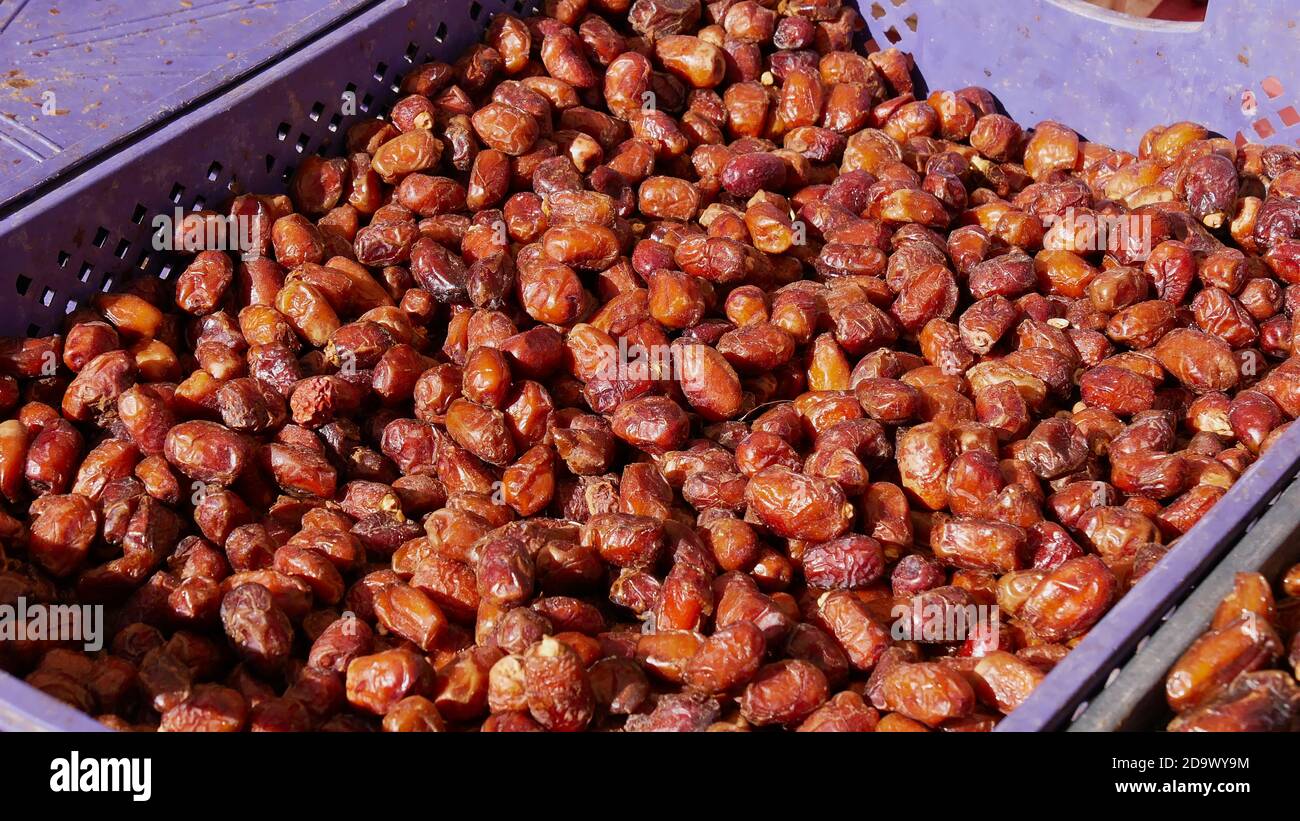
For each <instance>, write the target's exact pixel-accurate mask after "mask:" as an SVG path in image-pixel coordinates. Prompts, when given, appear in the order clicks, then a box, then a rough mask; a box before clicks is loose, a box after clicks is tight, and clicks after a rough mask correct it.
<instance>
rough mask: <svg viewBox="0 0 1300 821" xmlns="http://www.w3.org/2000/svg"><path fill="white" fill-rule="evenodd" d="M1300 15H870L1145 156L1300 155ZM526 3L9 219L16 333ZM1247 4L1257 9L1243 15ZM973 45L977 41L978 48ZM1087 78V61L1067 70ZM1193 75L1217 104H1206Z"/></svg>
mask: <svg viewBox="0 0 1300 821" xmlns="http://www.w3.org/2000/svg"><path fill="white" fill-rule="evenodd" d="M1289 5H1291V4H1288V3H1286V2H1283V0H1271V2H1264V0H1234V2H1231V3H1229V2H1228V0H1212V2H1211V5H1210V16H1209V18H1208V19H1207V21H1206V22H1205V23H1204V24H1158V23H1152V22H1146V21H1135V20H1132V19H1130V18H1126V17H1123V16H1118V15H1113V14H1109V13H1106V12H1099V11H1097V10H1095V9H1093V8H1092V7H1089V6H1086V5H1085V4H1083V3H1080V2H1075V0H1000V2H998V3H981V4H978V5H976V4H971V3H968V2H956V1H955V0H950V1H949V2H943V1H942V0H926V1H923V0H885V2H883V3H871V4H865V3H864V4H862V6H861V8H862V11H863V14H864V17H866V19H867V22H868V26H869V27H870V29H871V31H870V33H871V34H872V35H874V37H875V39H876V40H877V42H879V43H880V44H881V45H888V44H889V43H890V42H891V41H893V42H897V43H898V45H899V46H900V47H902V48H905V49H907V50H911V51H914V52H915V55H916V59H917V64H918V68H919V70H920V72H921V74H922V76H923V77H924V79H925V80H926V82H928V84H929V86H930V87H932V88H960V87H962V86H965V85H984V86H986V87H989V88H990V89H992V90H993V91H994V92H995V93H996V94H997V95H998V96H999V98H1000V100H1001V102H1002V103H1003V104H1004V105H1005V106H1006V108H1007V109H1008V111H1009V112H1010V113H1011V114H1012V115H1014V116H1015V117H1017V118H1018V119H1020V120H1021V121H1023V122H1026V123H1033V122H1036V121H1037V120H1039V119H1045V118H1051V119H1059V120H1061V121H1062V122H1065V123H1071V122H1074V123H1084V124H1086V125H1087V127H1088V128H1089V131H1088V132H1087V133H1086V135H1085V136H1088V137H1091V138H1093V139H1096V140H1100V141H1103V142H1108V143H1111V144H1113V145H1116V146H1117V147H1127V148H1130V149H1132V148H1134V147H1135V145H1136V142H1137V139H1138V137H1139V136H1140V134H1141V133H1142V131H1143V130H1144V129H1145V128H1147V127H1148V126H1150V125H1154V124H1157V123H1161V122H1172V121H1176V120H1180V119H1194V120H1200V121H1202V122H1205V123H1206V124H1207V125H1208V126H1210V127H1212V128H1215V129H1217V130H1219V131H1220V132H1222V133H1224V134H1226V135H1228V136H1236V135H1237V132H1239V131H1240V132H1241V133H1242V137H1243V139H1257V140H1260V141H1269V142H1281V141H1286V142H1292V141H1293V140H1294V139H1295V136H1296V134H1297V132H1296V130H1291V131H1287V130H1285V129H1283V128H1281V127H1280V126H1281V125H1282V124H1283V123H1285V122H1287V121H1288V120H1289V119H1290V117H1292V116H1293V115H1294V111H1293V110H1292V109H1289V108H1288V106H1289V105H1290V104H1289V103H1288V102H1287V101H1288V99H1290V98H1288V97H1287V94H1289V93H1290V92H1289V91H1288V89H1290V88H1291V86H1290V84H1289V81H1290V79H1291V77H1290V76H1288V75H1286V74H1283V73H1280V72H1283V71H1284V70H1287V69H1289V68H1290V67H1289V66H1288V65H1287V61H1286V59H1285V58H1286V57H1289V56H1290V54H1291V53H1294V46H1295V42H1296V37H1297V29H1296V24H1295V16H1296V12H1295V9H1294V8H1289V7H1288V6H1289ZM524 6H525V4H524V2H523V0H518V1H517V2H507V0H471V2H470V3H468V4H466V3H465V2H463V0H432V1H430V0H421V1H419V2H416V1H415V0H386V2H381V3H378V4H377V5H376V6H375V7H374V8H370V9H367V10H365V11H363V12H362V13H360V14H358V15H357V16H356V17H354V18H352V19H350V20H349V21H348V22H347V23H345V24H343V25H342V26H340V27H338V28H337V29H335V30H333V31H330V32H328V33H327V34H325V35H323V36H322V37H321V38H320V39H319V40H317V41H315V42H313V43H311V44H309V45H307V46H305V47H303V48H301V49H299V50H297V51H295V52H293V53H291V54H289V55H288V56H287V57H286V58H285V59H283V60H281V61H279V62H277V63H276V64H275V66H274V69H273V70H268V71H263V72H260V73H258V74H256V75H254V76H253V77H251V78H249V79H247V80H245V81H244V82H242V83H240V84H239V85H238V86H236V87H235V88H233V89H231V90H230V91H229V92H228V93H225V94H223V95H221V96H220V97H218V98H216V99H214V100H211V101H210V102H207V103H205V104H203V105H202V106H200V107H197V108H196V109H194V110H192V111H190V112H188V113H185V114H183V115H181V116H179V117H176V118H175V119H173V120H172V121H170V122H168V123H166V124H165V125H163V126H162V127H160V128H158V129H157V130H155V131H154V132H153V133H151V134H149V135H148V136H145V137H143V138H141V139H139V140H138V141H137V142H135V143H133V144H131V145H129V146H128V147H127V148H124V149H122V150H121V151H120V152H119V153H117V154H116V155H114V156H112V157H110V158H108V159H105V160H103V161H101V162H99V163H98V164H96V165H94V166H93V167H91V168H90V169H89V170H87V171H86V172H85V173H82V174H81V175H80V176H77V177H74V178H72V179H70V180H69V181H67V182H65V183H63V184H62V185H60V186H59V187H57V188H55V189H54V190H52V191H51V192H50V193H48V194H47V195H45V196H43V197H41V198H40V199H38V200H36V201H34V202H31V203H29V204H26V205H24V206H22V207H21V208H20V209H19V210H17V211H15V212H13V213H10V214H7V215H5V216H4V217H3V219H0V259H2V260H4V262H3V263H0V293H4V294H5V297H6V299H7V300H8V301H7V310H5V311H4V312H3V313H0V333H9V334H13V333H23V332H28V333H31V334H38V333H48V332H50V331H51V330H54V329H57V328H58V327H59V326H60V325H61V322H62V319H63V317H64V316H65V315H66V313H68V312H69V311H71V310H72V309H73V308H74V307H75V306H76V305H78V304H80V303H81V302H82V301H84V300H86V299H87V298H88V297H90V296H92V295H93V294H94V293H96V292H98V291H101V290H109V289H111V288H113V287H114V286H115V285H117V284H119V283H120V282H121V281H122V280H123V279H124V278H125V277H127V276H132V275H139V274H147V275H156V276H160V277H162V278H164V279H166V278H169V277H170V276H171V274H172V273H173V271H172V270H171V269H170V268H169V262H170V260H168V259H167V257H166V255H165V254H160V253H157V252H155V251H153V250H152V247H151V244H150V228H149V225H150V220H151V219H152V218H153V217H154V216H155V215H157V214H160V213H163V214H169V213H171V211H172V209H173V208H174V207H176V206H180V207H183V208H186V209H191V208H201V207H203V206H204V205H206V204H214V205H215V204H219V203H221V202H223V201H225V200H227V199H229V197H230V196H231V195H232V193H233V192H236V191H257V192H270V191H280V190H283V189H284V186H285V182H286V181H287V179H288V177H289V175H290V174H291V173H292V170H293V166H294V165H295V163H296V162H297V161H298V158H299V157H300V156H301V155H303V154H305V153H314V152H317V151H321V152H324V153H329V152H330V151H331V150H333V151H337V150H338V149H339V142H340V141H341V139H342V134H343V132H344V131H345V130H346V128H347V127H348V125H350V124H351V123H352V122H353V121H354V120H355V118H356V117H365V116H369V115H370V113H371V112H375V111H377V110H381V109H382V108H383V107H385V106H386V105H388V104H389V103H391V102H392V100H393V99H394V98H395V96H396V79H397V78H398V77H399V76H400V75H401V74H402V73H403V72H404V71H406V69H407V68H408V67H410V66H411V65H412V64H415V63H418V62H422V61H424V60H425V59H427V58H429V57H431V56H437V57H439V58H440V59H445V60H451V59H454V58H455V57H456V56H457V54H458V53H459V52H460V51H461V50H462V49H463V48H464V47H465V46H467V45H469V44H470V43H471V42H473V41H475V40H476V39H477V38H478V36H479V34H480V32H481V31H482V29H483V28H484V27H485V25H486V23H487V21H488V19H489V18H490V16H491V14H493V13H495V12H496V11H501V10H507V9H508V10H511V11H516V12H518V11H522V10H523V8H524ZM1238 7H1240V10H1241V15H1240V16H1239V15H1238V14H1237V12H1236V11H1234V12H1232V14H1231V15H1230V14H1229V11H1228V9H1229V8H1233V9H1237V8H1238ZM1247 12H1249V13H1247ZM909 21H910V22H909ZM891 29H893V34H892V35H891V33H890V30H891ZM965 43H971V44H976V45H977V47H971V48H961V47H960V45H961V44H965ZM1063 49H1066V51H1064V52H1063V51H1062V50H1063ZM1063 53H1064V54H1067V55H1069V59H1068V60H1067V59H1065V58H1064V57H1062V54H1063ZM1234 63H1235V66H1234ZM1070 66H1077V68H1073V69H1072V70H1070V71H1067V68H1069V67H1070ZM1210 66H1216V67H1217V69H1214V70H1212V69H1211V68H1210ZM1236 66H1240V67H1242V68H1243V69H1246V68H1248V69H1249V71H1245V70H1238V68H1237V67H1236ZM1137 76H1140V77H1141V79H1142V84H1140V85H1139V84H1138V83H1136V82H1134V81H1133V78H1135V77H1137ZM1085 78H1086V81H1085ZM1193 78H1200V79H1201V80H1203V81H1205V82H1212V83H1213V85H1212V86H1209V87H1212V88H1215V89H1217V91H1215V92H1214V93H1210V94H1207V93H1204V92H1203V91H1196V89H1195V86H1194V82H1193ZM1204 87H1205V86H1202V88H1204ZM1183 89H1185V90H1186V93H1185V94H1184V93H1182V92H1181V91H1180V90H1183ZM1275 91H1276V92H1277V93H1276V94H1274V93H1273V92H1275ZM1162 93H1163V95H1164V96H1161V94H1162ZM344 94H351V95H353V96H352V98H351V99H355V100H356V101H357V104H358V111H357V113H356V114H355V115H352V116H344V115H342V114H341V113H340V106H341V102H342V101H343V99H344ZM1151 94H1154V95H1155V96H1156V99H1148V96H1149V95H1151ZM1243 100H1245V101H1246V102H1247V103H1248V105H1246V109H1247V110H1250V108H1251V106H1250V104H1251V101H1252V100H1253V101H1254V102H1253V105H1254V106H1255V107H1256V108H1255V109H1254V112H1255V113H1252V114H1249V115H1247V114H1245V113H1243ZM1103 101H1104V102H1105V107H1104V108H1103V106H1102V103H1103ZM1288 111H1290V112H1291V113H1290V114H1288V113H1287V112H1288ZM1265 114H1267V116H1269V117H1270V118H1271V119H1270V120H1269V122H1272V123H1275V127H1274V130H1273V131H1272V132H1271V133H1265V132H1266V131H1267V129H1263V128H1262V127H1261V128H1259V129H1257V128H1256V127H1255V126H1254V125H1252V123H1253V122H1255V121H1257V120H1259V119H1260V118H1262V117H1263V116H1265ZM1121 117H1122V120H1121V119H1120V118H1121ZM9 288H13V289H14V290H13V291H9V290H7V289H9ZM14 294H16V296H17V298H16V299H15V298H14ZM1298 460H1300V427H1297V428H1296V429H1295V430H1292V431H1291V432H1290V433H1288V434H1287V435H1286V436H1285V437H1284V438H1283V439H1282V440H1281V441H1280V442H1279V443H1278V444H1277V446H1276V447H1274V448H1273V449H1272V450H1270V452H1269V453H1268V454H1267V455H1266V456H1265V457H1264V458H1262V459H1260V460H1259V461H1258V462H1257V463H1256V464H1255V465H1254V466H1253V467H1252V468H1251V469H1250V471H1248V472H1247V473H1246V474H1245V475H1244V476H1243V477H1242V479H1241V480H1240V481H1239V482H1238V483H1237V484H1236V485H1235V486H1234V487H1233V488H1232V490H1231V491H1230V492H1229V493H1228V495H1227V496H1226V497H1225V498H1224V499H1223V500H1222V501H1221V502H1220V504H1218V505H1216V506H1215V507H1214V509H1213V510H1211V511H1210V513H1209V514H1207V515H1206V516H1205V517H1204V518H1203V519H1202V521H1201V522H1200V523H1198V525H1197V526H1196V527H1195V528H1193V529H1192V531H1191V532H1189V533H1188V534H1187V535H1186V536H1185V537H1184V538H1183V539H1182V540H1181V541H1180V543H1179V545H1178V547H1177V548H1176V549H1175V550H1173V551H1172V552H1171V553H1170V555H1169V557H1168V558H1167V559H1166V560H1165V561H1164V562H1162V564H1161V566H1160V567H1159V568H1158V569H1157V570H1156V571H1155V572H1153V573H1152V574H1150V575H1149V576H1148V577H1147V578H1145V579H1143V581H1142V582H1141V583H1140V584H1139V585H1138V586H1137V587H1136V588H1135V589H1134V591H1133V592H1132V593H1130V595H1128V596H1126V597H1125V598H1124V599H1123V600H1122V601H1121V602H1120V603H1119V604H1118V605H1117V606H1116V607H1115V608H1114V609H1113V610H1112V611H1111V613H1109V614H1108V615H1107V616H1106V618H1105V619H1103V620H1102V621H1101V622H1100V623H1099V624H1098V625H1097V626H1096V627H1095V628H1094V629H1093V631H1092V632H1091V633H1090V634H1089V635H1088V637H1087V638H1086V639H1085V640H1084V641H1083V642H1081V643H1080V645H1079V646H1078V647H1077V648H1076V649H1075V650H1074V652H1072V653H1071V654H1070V655H1069V657H1068V658H1067V659H1066V660H1065V661H1064V662H1063V663H1062V664H1061V665H1059V666H1058V667H1057V669H1056V670H1054V671H1053V672H1052V673H1051V674H1050V675H1049V676H1048V677H1047V679H1046V680H1045V681H1044V682H1043V684H1042V686H1041V687H1040V688H1039V689H1038V690H1037V691H1036V692H1035V693H1034V695H1033V696H1031V698H1030V699H1029V700H1028V701H1027V702H1026V703H1025V705H1023V706H1022V707H1021V708H1020V709H1019V710H1017V711H1016V712H1015V713H1013V714H1012V715H1011V716H1010V717H1008V718H1007V719H1006V720H1005V721H1004V722H1003V723H1002V725H1001V727H1000V728H999V729H1001V730H1039V729H1050V728H1054V727H1057V726H1059V725H1060V724H1061V723H1062V722H1064V721H1065V720H1067V719H1068V718H1069V713H1070V712H1071V711H1072V710H1073V709H1075V707H1076V706H1077V705H1078V704H1079V703H1080V701H1082V700H1083V699H1085V698H1087V697H1088V695H1089V694H1090V693H1091V692H1092V691H1093V690H1095V689H1096V687H1097V686H1098V685H1099V684H1100V682H1101V680H1102V679H1103V678H1104V677H1105V676H1107V675H1108V674H1109V673H1110V671H1111V670H1112V669H1114V666H1115V665H1116V664H1118V663H1119V662H1121V661H1122V660H1123V659H1124V658H1125V656H1126V654H1128V653H1130V652H1131V650H1132V648H1133V646H1134V645H1135V644H1136V643H1137V642H1138V641H1139V640H1140V639H1141V638H1142V637H1143V636H1145V635H1146V634H1147V632H1148V631H1149V630H1150V629H1151V628H1152V626H1153V625H1154V624H1155V623H1156V622H1157V621H1158V620H1159V619H1160V617H1161V616H1162V615H1163V614H1164V613H1165V612H1167V611H1168V610H1169V608H1170V607H1172V606H1173V605H1175V604H1176V603H1177V601H1178V600H1179V598H1180V597H1181V596H1182V595H1184V594H1185V592H1186V590H1187V588H1188V587H1190V586H1191V585H1192V584H1194V583H1195V582H1196V580H1197V579H1199V578H1200V577H1201V576H1202V575H1203V574H1204V572H1205V571H1206V570H1207V569H1208V568H1209V567H1210V566H1211V565H1212V564H1213V563H1214V561H1215V560H1216V559H1217V558H1218V557H1219V556H1221V555H1222V553H1223V552H1225V551H1226V550H1228V549H1229V548H1230V547H1231V546H1232V544H1233V542H1234V541H1235V540H1236V539H1237V538H1238V537H1239V536H1240V535H1241V534H1242V533H1243V532H1244V530H1245V529H1246V527H1247V525H1248V524H1249V523H1250V522H1251V521H1253V519H1254V518H1255V517H1256V516H1257V515H1258V514H1259V512H1260V511H1261V510H1262V509H1263V508H1264V506H1265V505H1267V503H1268V502H1269V501H1270V499H1272V498H1273V496H1274V495H1275V494H1276V492H1277V489H1278V488H1279V486H1280V485H1281V483H1282V482H1283V481H1285V480H1286V479H1288V478H1289V477H1291V476H1292V475H1294V473H1295V470H1296V463H1297V461H1298ZM38 696H39V694H35V693H34V691H32V690H31V689H30V688H27V687H26V686H25V685H22V684H21V683H19V682H16V681H14V680H13V679H11V678H8V677H5V676H3V675H0V727H5V726H10V727H16V726H29V727H30V726H40V727H48V728H59V729H74V728H85V727H86V726H87V723H88V722H87V719H86V717H84V716H81V715H80V714H78V713H76V712H75V711H73V710H71V709H70V708H66V707H63V706H62V705H59V704H57V703H54V702H51V701H50V700H49V699H45V698H44V697H38ZM15 716H18V717H19V720H17V721H15V719H14V717H15Z"/></svg>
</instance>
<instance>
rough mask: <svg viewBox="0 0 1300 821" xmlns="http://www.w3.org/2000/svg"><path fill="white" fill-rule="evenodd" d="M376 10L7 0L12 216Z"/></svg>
mask: <svg viewBox="0 0 1300 821" xmlns="http://www.w3.org/2000/svg"><path fill="white" fill-rule="evenodd" d="M370 2H372V0H187V1H186V2H182V0H131V2H117V1H116V0H108V1H107V2H106V1H105V0H95V1H94V2H91V0H62V2H61V1H60V0H5V2H3V3H0V168H4V169H7V171H8V173H5V174H2V175H0V206H3V205H5V204H7V203H9V202H11V201H13V200H15V199H17V198H18V197H19V196H20V195H24V196H25V195H30V193H31V192H32V191H33V190H34V189H36V188H38V187H39V186H42V185H46V184H48V183H50V182H51V181H53V180H55V179H57V177H58V176H59V175H61V174H63V173H65V172H67V171H68V170H69V169H71V168H73V167H74V166H76V165H77V164H78V163H81V162H84V161H86V160H87V159H89V158H91V157H93V156H94V155H96V154H97V153H99V152H100V151H101V150H103V149H104V148H106V147H108V146H111V145H113V144H115V143H118V142H120V141H122V140H124V139H127V138H129V137H130V136H131V135H132V134H136V133H139V132H141V131H143V130H146V129H148V128H150V127H152V126H153V125H154V124H155V123H156V122H158V121H159V120H161V119H163V118H165V117H167V116H168V115H170V114H172V113H174V112H176V111H178V110H181V109H183V108H184V107H185V106H187V105H188V104H190V103H191V102H193V101H194V100H195V99H197V98H199V97H202V96H203V95H205V94H207V93H209V92H211V91H213V90H214V89H216V88H218V87H220V86H222V85H224V84H225V83H228V82H230V81H231V80H233V79H235V78H237V77H239V76H240V75H243V74H245V73H247V72H249V71H250V70H253V69H255V68H257V67H258V66H260V65H262V64H264V63H265V62H266V61H268V60H270V59H272V58H274V57H276V56H277V55H279V54H281V53H283V52H284V51H285V50H286V49H288V48H291V47H293V46H294V45H296V44H297V43H298V42H299V41H300V40H302V39H305V38H309V37H311V36H314V35H315V34H316V33H317V32H318V31H320V30H322V29H324V28H325V27H326V26H328V25H331V24H334V23H336V22H337V21H338V20H339V19H340V18H342V17H344V16H346V15H347V14H349V13H350V12H351V11H352V10H353V9H355V8H357V7H359V6H362V5H366V4H367V3H370Z"/></svg>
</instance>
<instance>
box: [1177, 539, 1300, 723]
mask: <svg viewBox="0 0 1300 821" xmlns="http://www.w3.org/2000/svg"><path fill="white" fill-rule="evenodd" d="M1281 588H1282V594H1283V595H1282V598H1281V599H1280V600H1278V599H1275V597H1274V596H1273V591H1272V589H1271V588H1270V586H1269V583H1268V579H1266V578H1265V577H1264V576H1262V575H1260V574H1259V573H1238V574H1237V577H1236V579H1235V580H1234V581H1233V586H1232V592H1231V593H1229V594H1228V596H1227V598H1225V599H1224V600H1223V601H1222V602H1221V603H1220V604H1219V607H1218V608H1217V609H1216V610H1215V612H1214V617H1213V619H1212V620H1211V621H1210V627H1209V629H1208V630H1207V631H1206V632H1205V634H1204V635H1202V636H1201V637H1200V638H1198V639H1197V640H1196V641H1195V642H1193V643H1192V646H1191V647H1189V648H1187V652H1185V653H1183V655H1182V657H1181V658H1179V659H1178V661H1177V662H1176V663H1175V664H1174V666H1173V667H1172V668H1170V670H1169V675H1168V677H1167V678H1166V679H1165V696H1166V698H1167V700H1168V702H1169V707H1170V708H1171V709H1172V710H1173V711H1174V712H1175V713H1176V714H1177V715H1176V717H1175V718H1174V720H1173V721H1171V722H1170V723H1169V729H1170V730H1171V731H1174V732H1203V733H1260V732H1300V682H1297V681H1296V679H1297V676H1298V675H1300V564H1298V565H1295V566H1294V567H1292V568H1291V569H1289V570H1287V571H1286V573H1285V574H1284V576H1283V577H1282V585H1281ZM1278 667H1283V668H1285V669H1281V670H1279V669H1277V668H1278Z"/></svg>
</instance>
